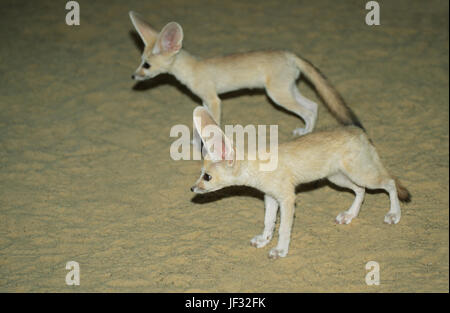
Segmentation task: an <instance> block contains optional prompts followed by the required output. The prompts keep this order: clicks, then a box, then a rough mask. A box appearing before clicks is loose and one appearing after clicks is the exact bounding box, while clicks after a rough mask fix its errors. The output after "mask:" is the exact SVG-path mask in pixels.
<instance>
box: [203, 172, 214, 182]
mask: <svg viewBox="0 0 450 313" xmlns="http://www.w3.org/2000/svg"><path fill="white" fill-rule="evenodd" d="M211 178H212V177H211V175H209V174H207V173H205V175H203V179H204V180H206V181H210V180H211Z"/></svg>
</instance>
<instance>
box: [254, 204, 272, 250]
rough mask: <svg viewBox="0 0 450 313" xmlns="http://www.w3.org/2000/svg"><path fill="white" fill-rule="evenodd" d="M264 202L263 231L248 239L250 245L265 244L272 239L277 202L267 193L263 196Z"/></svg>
mask: <svg viewBox="0 0 450 313" xmlns="http://www.w3.org/2000/svg"><path fill="white" fill-rule="evenodd" d="M264 204H265V209H266V213H265V216H264V231H263V233H262V234H261V235H257V236H255V237H253V239H252V240H251V241H250V243H251V245H252V246H253V247H256V248H262V247H264V246H266V245H267V244H268V243H269V242H270V240H271V239H272V235H273V229H274V228H275V221H276V219H277V211H278V202H277V200H275V199H274V198H272V197H271V196H269V195H265V196H264Z"/></svg>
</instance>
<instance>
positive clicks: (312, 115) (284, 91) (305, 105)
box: [266, 83, 317, 135]
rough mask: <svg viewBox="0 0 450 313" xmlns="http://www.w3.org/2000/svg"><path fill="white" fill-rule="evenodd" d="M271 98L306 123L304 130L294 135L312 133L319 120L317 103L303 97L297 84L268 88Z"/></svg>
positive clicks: (270, 86) (297, 130)
mask: <svg viewBox="0 0 450 313" xmlns="http://www.w3.org/2000/svg"><path fill="white" fill-rule="evenodd" d="M266 91H267V94H268V95H269V97H270V98H271V99H272V100H273V101H274V102H275V103H276V104H278V105H279V106H281V107H283V108H285V109H287V110H288V111H291V112H293V113H295V114H296V115H298V116H299V117H300V118H301V119H303V121H304V122H305V127H304V128H296V129H294V131H293V133H294V135H305V134H307V133H310V132H311V131H312V130H313V129H314V126H315V124H316V120H317V103H315V102H313V101H311V100H309V99H307V98H305V97H303V96H302V95H301V94H300V92H299V91H298V89H297V86H296V85H295V83H291V85H290V86H286V85H282V86H278V85H273V84H269V85H267V86H266Z"/></svg>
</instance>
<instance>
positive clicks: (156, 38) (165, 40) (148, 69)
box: [129, 11, 183, 81]
mask: <svg viewBox="0 0 450 313" xmlns="http://www.w3.org/2000/svg"><path fill="white" fill-rule="evenodd" d="M129 14H130V18H131V22H132V23H133V25H134V28H135V29H136V31H137V32H138V34H139V36H140V37H141V39H142V41H143V42H144V45H145V48H144V52H143V53H142V57H141V64H140V65H139V67H138V68H137V69H136V71H135V72H134V74H133V75H131V78H132V79H134V80H137V81H141V80H146V79H149V78H153V77H155V76H157V75H159V74H162V73H167V72H169V71H170V68H171V66H172V64H173V62H174V61H175V57H176V55H177V54H178V52H179V51H180V50H181V47H182V41H183V29H182V28H181V26H180V25H179V24H178V23H176V22H170V23H168V24H167V25H166V26H164V27H163V29H162V30H161V32H160V33H158V32H157V31H155V30H154V29H153V28H152V27H151V26H150V25H149V24H148V23H147V22H145V21H144V20H143V19H142V18H141V17H140V16H139V14H137V13H135V12H132V11H131V12H130V13H129Z"/></svg>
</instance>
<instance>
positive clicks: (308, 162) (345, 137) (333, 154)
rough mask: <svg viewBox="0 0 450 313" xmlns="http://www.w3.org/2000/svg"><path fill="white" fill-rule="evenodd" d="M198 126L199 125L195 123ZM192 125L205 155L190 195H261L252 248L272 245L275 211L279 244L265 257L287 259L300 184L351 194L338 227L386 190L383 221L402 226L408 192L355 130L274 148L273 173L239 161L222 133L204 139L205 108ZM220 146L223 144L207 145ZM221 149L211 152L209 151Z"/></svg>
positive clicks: (341, 130)
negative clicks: (242, 190)
mask: <svg viewBox="0 0 450 313" xmlns="http://www.w3.org/2000/svg"><path fill="white" fill-rule="evenodd" d="M199 121H200V122H199ZM194 125H195V128H196V130H197V132H198V133H199V134H200V137H201V138H202V141H203V143H204V146H205V149H206V151H207V157H206V158H205V160H204V164H203V168H202V173H201V175H200V178H199V179H198V180H197V182H196V183H195V185H194V186H193V187H192V188H191V191H193V192H196V193H206V192H210V191H215V190H218V189H221V188H224V187H227V186H232V185H244V186H250V187H254V188H257V189H259V190H261V191H262V192H263V193H264V194H265V196H264V201H265V218H264V231H263V233H262V234H261V235H258V236H255V237H254V238H253V239H252V240H251V244H252V245H253V246H255V247H257V248H261V247H264V246H265V245H267V244H268V243H269V241H270V240H271V239H272V234H273V231H274V227H275V221H276V216H277V211H278V207H280V228H279V239H278V244H277V246H276V247H275V248H273V249H272V250H270V253H269V257H271V258H277V257H285V256H286V255H287V253H288V249H289V241H290V236H291V227H292V222H293V217H294V205H295V188H296V186H297V185H298V184H301V183H307V182H311V181H315V180H319V179H323V178H327V179H328V180H329V181H330V182H332V183H333V184H336V185H338V186H340V187H344V188H348V189H351V190H352V191H353V192H354V193H355V195H356V198H355V200H354V202H353V204H352V205H351V207H350V208H349V209H348V210H346V211H344V212H341V213H339V215H338V216H337V217H336V222H337V223H339V224H349V223H350V222H351V221H352V219H353V218H354V217H356V216H357V215H358V213H359V210H360V207H361V204H362V202H363V200H364V193H365V188H370V189H384V190H386V191H387V192H388V194H389V198H390V210H389V212H388V213H387V214H386V216H385V217H384V221H385V222H386V223H388V224H396V223H398V222H399V221H400V217H401V211H400V203H399V198H400V200H402V201H409V197H410V195H409V192H408V190H407V189H406V188H404V187H403V186H401V185H400V183H399V181H398V180H396V179H394V178H393V177H392V176H391V175H390V174H389V173H388V172H387V171H386V169H385V168H384V167H383V165H382V164H381V161H380V158H379V156H378V154H377V152H376V150H375V147H374V146H373V145H372V143H371V142H370V140H369V139H368V138H367V135H366V134H365V132H364V131H362V130H361V129H360V128H357V127H354V126H347V127H341V128H338V129H335V130H332V131H324V132H317V133H311V134H307V135H305V136H302V137H300V138H298V139H297V140H294V141H292V142H289V143H284V144H280V145H279V147H278V166H277V168H276V169H275V170H274V171H272V172H269V171H261V170H260V168H259V163H260V162H261V161H259V160H253V161H251V160H248V158H244V160H237V159H236V157H235V156H236V153H235V151H236V150H235V147H234V148H233V145H232V143H231V141H230V139H229V138H227V137H226V135H225V134H224V133H223V132H221V131H220V132H221V134H222V135H221V137H219V139H217V137H215V139H214V138H212V139H208V137H207V136H208V135H207V134H205V128H206V127H207V126H210V125H213V126H214V125H216V127H217V128H219V126H218V125H217V124H216V123H215V121H214V120H213V118H212V117H211V115H210V114H209V112H208V111H207V109H206V108H204V107H197V108H196V109H195V110H194ZM208 140H211V141H214V140H220V141H221V142H209V141H208ZM212 145H214V147H217V146H219V147H222V149H217V150H216V151H214V150H215V149H210V148H208V147H211V146H212Z"/></svg>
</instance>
